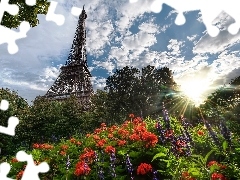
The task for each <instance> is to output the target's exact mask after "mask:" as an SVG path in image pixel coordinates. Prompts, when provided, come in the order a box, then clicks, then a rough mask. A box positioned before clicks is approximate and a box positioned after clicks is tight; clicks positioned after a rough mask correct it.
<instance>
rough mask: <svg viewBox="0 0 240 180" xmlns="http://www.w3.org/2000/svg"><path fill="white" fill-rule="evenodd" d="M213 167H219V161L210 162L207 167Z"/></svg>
mask: <svg viewBox="0 0 240 180" xmlns="http://www.w3.org/2000/svg"><path fill="white" fill-rule="evenodd" d="M212 165H217V166H218V165H219V164H218V162H217V161H210V162H209V163H208V165H207V166H208V167H210V166H212Z"/></svg>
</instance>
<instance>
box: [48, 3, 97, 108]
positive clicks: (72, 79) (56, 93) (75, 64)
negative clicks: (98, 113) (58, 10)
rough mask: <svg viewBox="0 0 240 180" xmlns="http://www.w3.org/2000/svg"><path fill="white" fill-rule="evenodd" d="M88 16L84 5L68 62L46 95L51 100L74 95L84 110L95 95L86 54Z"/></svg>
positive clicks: (63, 98)
mask: <svg viewBox="0 0 240 180" xmlns="http://www.w3.org/2000/svg"><path fill="white" fill-rule="evenodd" d="M86 18H87V14H86V12H85V10H84V6H83V10H82V12H81V14H80V16H79V20H78V25H77V28H76V32H75V36H74V40H73V44H72V48H71V50H70V53H69V56H68V59H67V61H66V64H65V65H64V66H62V67H61V68H60V69H61V72H60V75H59V76H58V78H57V79H56V81H55V82H54V84H53V85H52V86H51V88H50V89H49V90H48V91H47V93H46V94H45V96H44V97H46V98H48V99H51V100H57V101H63V100H65V99H66V98H69V97H70V96H71V95H73V96H75V97H77V99H78V101H79V103H81V105H82V106H83V109H84V110H88V109H89V107H90V105H91V100H90V99H91V96H92V95H93V87H92V84H91V80H90V78H91V77H92V76H91V73H90V71H89V70H88V65H87V55H86V29H85V19H86Z"/></svg>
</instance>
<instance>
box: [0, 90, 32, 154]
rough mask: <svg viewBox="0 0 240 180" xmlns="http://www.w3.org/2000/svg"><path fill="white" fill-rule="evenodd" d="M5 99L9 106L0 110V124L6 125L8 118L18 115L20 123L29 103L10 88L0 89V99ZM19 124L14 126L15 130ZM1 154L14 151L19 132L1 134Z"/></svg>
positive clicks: (25, 114) (18, 142) (17, 142)
mask: <svg viewBox="0 0 240 180" xmlns="http://www.w3.org/2000/svg"><path fill="white" fill-rule="evenodd" d="M1 100H7V101H8V102H9V108H8V109H7V110H6V111H2V110H1V111H0V125H1V126H4V127H7V126H8V119H9V118H10V117H11V116H16V117H18V119H19V121H20V123H19V124H21V123H22V119H24V118H25V117H26V116H27V112H28V110H29V105H28V103H27V102H26V100H25V99H23V98H22V97H20V96H19V95H18V93H17V92H16V91H11V90H10V89H4V88H2V89H0V101H1ZM19 129H20V128H19V126H17V127H16V132H17V131H18V130H19ZM0 137H1V142H0V148H1V154H2V155H5V154H11V153H13V152H14V150H15V147H16V145H17V144H18V145H20V143H21V142H20V141H19V134H17V133H16V135H15V136H9V135H5V134H1V133H0Z"/></svg>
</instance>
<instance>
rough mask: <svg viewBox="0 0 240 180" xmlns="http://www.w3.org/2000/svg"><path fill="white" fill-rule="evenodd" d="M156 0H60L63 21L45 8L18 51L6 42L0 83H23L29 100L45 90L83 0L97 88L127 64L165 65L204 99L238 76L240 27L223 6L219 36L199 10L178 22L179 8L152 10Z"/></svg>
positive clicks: (0, 54)
mask: <svg viewBox="0 0 240 180" xmlns="http://www.w3.org/2000/svg"><path fill="white" fill-rule="evenodd" d="M152 2H153V0H139V1H138V2H136V3H134V4H130V3H129V1H128V0H111V1H108V0H91V1H89V0H81V1H78V0H68V1H64V0H59V1H58V5H57V8H56V11H55V13H56V14H62V15H64V17H65V23H64V24H63V25H62V26H58V25H57V24H56V23H54V22H52V21H46V20H45V18H46V16H45V15H39V16H38V17H39V21H40V24H39V25H38V26H37V27H34V28H31V30H30V31H29V32H28V33H27V38H24V39H20V40H17V42H16V43H17V45H18V47H19V51H18V53H16V54H14V55H10V54H9V53H8V50H7V44H2V45H0V63H1V64H0V87H4V88H9V89H11V90H15V91H17V92H18V94H19V95H20V96H22V97H23V98H24V99H26V100H27V101H28V102H29V103H30V102H31V101H32V100H34V99H35V97H36V96H38V95H44V94H45V93H46V92H47V90H48V89H49V88H50V87H51V85H52V84H53V83H54V81H55V79H56V78H57V77H58V75H59V72H60V71H59V69H60V67H61V66H62V65H64V64H65V62H66V60H67V57H68V54H69V51H70V48H71V44H72V41H73V37H74V33H75V30H76V27H77V21H78V16H74V15H72V14H71V8H72V7H74V6H75V7H79V8H82V6H83V5H84V4H85V10H86V13H87V15H88V18H87V19H86V28H87V55H88V66H89V69H90V71H91V74H92V76H93V78H92V83H93V87H94V90H96V89H103V87H104V86H105V80H106V78H107V77H108V76H110V75H112V74H113V73H114V71H115V69H116V68H118V69H119V68H123V67H124V66H127V65H128V66H133V67H136V68H142V67H145V66H147V65H153V66H155V67H156V68H161V67H164V66H167V67H169V68H170V69H171V70H172V71H173V72H174V80H175V81H176V82H177V83H178V84H179V85H181V86H182V89H183V90H184V91H185V92H186V93H188V94H191V95H192V97H196V96H197V97H198V98H199V99H201V100H203V99H204V98H205V97H206V96H207V95H208V94H209V93H211V92H213V91H214V90H215V89H216V88H218V87H219V86H221V85H223V84H228V83H229V81H230V80H231V79H233V78H235V77H237V76H240V69H239V68H240V61H239V60H240V54H239V51H238V49H239V46H240V45H239V42H240V41H239V37H240V33H238V34H237V35H235V36H233V35H231V34H229V33H228V31H227V27H228V26H229V25H230V24H231V23H233V22H234V19H233V18H231V17H230V16H229V15H227V14H226V13H224V12H222V13H221V14H219V16H218V17H216V19H215V20H214V21H213V24H214V25H216V26H217V27H218V28H220V29H221V32H220V34H219V35H218V36H217V37H215V38H213V37H211V36H209V35H208V33H207V31H206V27H205V25H204V23H203V22H202V19H201V16H202V15H201V12H200V11H189V12H186V13H185V14H184V15H185V17H186V23H185V24H184V25H182V26H178V25H176V24H175V22H174V21H175V18H176V16H177V12H176V10H175V9H173V8H172V7H170V6H168V5H166V4H163V8H162V11H161V12H160V13H153V12H151V10H150V6H151V3H152ZM196 82H197V83H196ZM192 92H195V93H194V94H193V93H192Z"/></svg>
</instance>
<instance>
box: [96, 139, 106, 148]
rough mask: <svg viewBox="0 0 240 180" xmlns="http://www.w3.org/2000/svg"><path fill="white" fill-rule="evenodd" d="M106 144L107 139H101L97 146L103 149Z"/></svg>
mask: <svg viewBox="0 0 240 180" xmlns="http://www.w3.org/2000/svg"><path fill="white" fill-rule="evenodd" d="M106 142H107V141H106V140H105V139H101V140H99V141H98V142H97V143H96V146H98V147H103V146H104V144H105V143H106Z"/></svg>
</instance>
